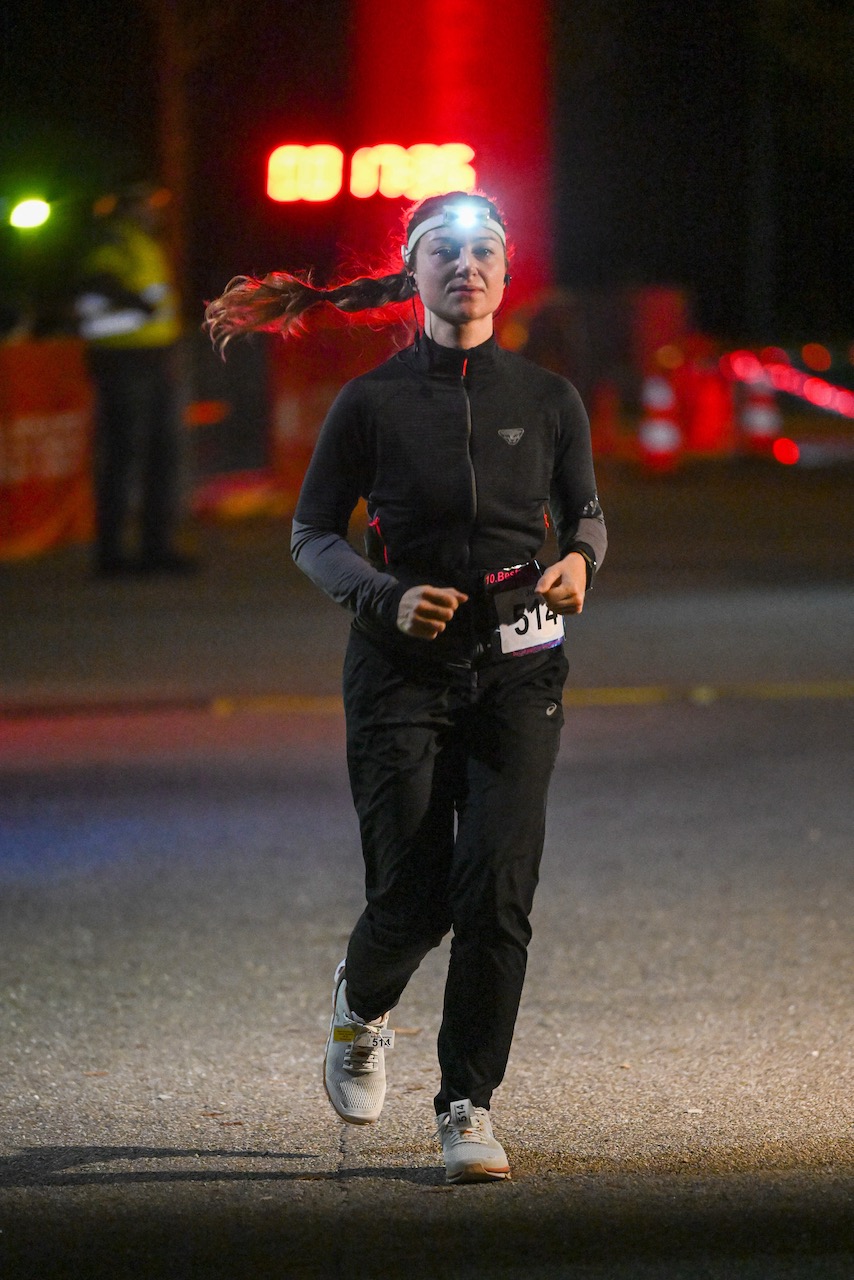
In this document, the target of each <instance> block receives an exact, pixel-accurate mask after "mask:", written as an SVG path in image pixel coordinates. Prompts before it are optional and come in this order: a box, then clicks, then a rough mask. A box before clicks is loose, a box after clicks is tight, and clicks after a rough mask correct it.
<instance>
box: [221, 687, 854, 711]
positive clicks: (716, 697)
mask: <svg viewBox="0 0 854 1280" xmlns="http://www.w3.org/2000/svg"><path fill="white" fill-rule="evenodd" d="M798 698H802V699H810V698H819V699H827V698H831V699H832V698H854V680H802V681H797V680H795V681H788V682H786V681H760V682H752V683H744V684H721V685H707V684H698V685H655V684H651V685H615V686H604V687H600V688H590V689H584V688H576V689H566V690H565V691H564V695H563V703H564V706H566V707H641V706H654V705H658V704H660V703H665V702H693V703H694V704H695V705H697V706H709V705H710V704H711V703H713V702H718V701H722V700H727V701H760V702H778V701H779V702H784V701H793V700H795V699H798ZM343 709H344V706H343V701H342V699H341V697H340V696H338V695H336V694H331V695H324V696H318V697H313V696H312V695H310V694H290V693H271V694H263V695H257V696H252V695H250V696H247V697H233V698H214V700H213V701H212V702H211V703H210V706H209V710H210V712H211V714H212V715H214V716H223V717H224V716H233V715H240V714H244V715H296V716H332V715H340V714H341V713H342V711H343Z"/></svg>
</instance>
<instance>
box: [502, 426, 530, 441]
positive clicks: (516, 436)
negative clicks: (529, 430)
mask: <svg viewBox="0 0 854 1280" xmlns="http://www.w3.org/2000/svg"><path fill="white" fill-rule="evenodd" d="M498 434H499V435H500V436H501V439H502V440H506V441H507V443H508V444H518V443H519V441H520V440H521V439H522V436H523V435H524V434H525V428H524V427H508V428H507V429H506V430H504V431H499V433H498Z"/></svg>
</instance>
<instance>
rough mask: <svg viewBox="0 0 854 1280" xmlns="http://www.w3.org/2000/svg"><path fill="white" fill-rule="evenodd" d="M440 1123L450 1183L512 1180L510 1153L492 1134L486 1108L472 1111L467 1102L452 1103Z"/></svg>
mask: <svg viewBox="0 0 854 1280" xmlns="http://www.w3.org/2000/svg"><path fill="white" fill-rule="evenodd" d="M437 1120H438V1121H439V1129H438V1133H439V1137H440V1139H441V1141H442V1154H443V1155H444V1157H445V1176H446V1178H447V1180H448V1182H493V1181H495V1180H497V1179H499V1178H509V1177H510V1165H509V1164H508V1162H507V1153H506V1152H505V1150H504V1148H503V1147H502V1145H501V1143H500V1142H499V1141H498V1139H497V1138H496V1137H495V1134H494V1133H493V1132H492V1122H491V1121H490V1119H489V1112H488V1111H487V1110H486V1108H485V1107H473V1106H472V1104H471V1101H470V1100H469V1099H468V1098H465V1099H463V1101H461V1102H452V1103H451V1109H450V1111H444V1112H443V1113H442V1114H441V1115H439V1116H437Z"/></svg>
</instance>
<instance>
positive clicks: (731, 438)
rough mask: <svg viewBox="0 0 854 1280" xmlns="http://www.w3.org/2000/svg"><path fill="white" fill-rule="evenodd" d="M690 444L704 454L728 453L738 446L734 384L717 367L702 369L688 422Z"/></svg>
mask: <svg viewBox="0 0 854 1280" xmlns="http://www.w3.org/2000/svg"><path fill="white" fill-rule="evenodd" d="M687 436H688V448H689V449H690V450H691V452H692V453H697V454H701V455H702V456H703V457H705V458H709V457H713V456H715V455H722V456H727V455H729V454H731V453H732V452H733V450H734V448H735V405H734V403H733V394H732V386H731V384H730V383H728V382H727V381H726V379H725V378H722V377H721V375H720V373H719V372H718V371H717V369H702V370H700V372H699V374H698V376H697V381H696V387H695V391H694V399H693V403H692V405H691V413H690V415H689V418H688V424H687Z"/></svg>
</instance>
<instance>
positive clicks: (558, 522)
mask: <svg viewBox="0 0 854 1280" xmlns="http://www.w3.org/2000/svg"><path fill="white" fill-rule="evenodd" d="M551 507H552V514H553V515H554V517H555V533H556V535H557V540H558V548H559V550H560V554H561V555H562V556H565V555H566V554H567V552H568V551H569V550H570V549H571V546H572V544H573V543H574V542H584V543H586V544H587V546H589V547H590V549H591V550H592V551H593V554H594V556H595V558H596V564H597V567H598V566H600V565H601V564H602V561H603V560H604V559H605V551H606V550H607V547H608V535H607V533H606V532H605V518H604V516H603V514H602V508H601V506H600V505H599V498H598V496H597V494H596V477H595V474H594V470H593V450H592V448H591V444H590V424H589V422H588V420H587V413H586V411H585V408H584V405H583V404H582V402H581V397H580V396H579V394H578V392H577V391H576V389H575V387H573V386H571V385H570V384H569V383H567V384H566V385H565V392H564V400H563V404H562V406H561V413H560V426H559V428H558V436H557V446H556V450H555V468H554V474H553V476H552V491H551Z"/></svg>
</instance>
